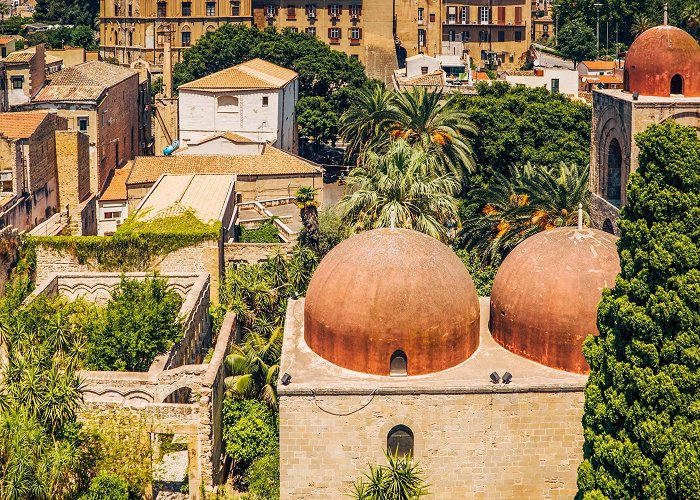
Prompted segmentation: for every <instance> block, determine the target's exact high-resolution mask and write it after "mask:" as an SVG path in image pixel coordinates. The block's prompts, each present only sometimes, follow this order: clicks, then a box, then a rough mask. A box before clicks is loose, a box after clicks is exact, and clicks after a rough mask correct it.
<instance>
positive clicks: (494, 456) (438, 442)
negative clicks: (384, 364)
mask: <svg viewBox="0 0 700 500" xmlns="http://www.w3.org/2000/svg"><path fill="white" fill-rule="evenodd" d="M582 413H583V390H577V391H576V392H556V389H552V392H510V393H505V392H501V393H497V392H484V393H472V394H444V395H440V394H409V395H406V394H404V395H399V394H396V395H391V394H380V395H374V396H372V395H371V394H365V395H342V394H336V395H323V396H321V395H316V396H313V395H294V396H285V395H281V397H280V471H281V485H282V491H281V498H284V499H286V500H293V499H302V498H303V499H327V498H342V497H344V496H346V495H347V494H348V493H350V492H351V491H352V490H351V488H352V482H353V481H355V480H357V479H358V478H361V477H362V474H363V473H364V472H367V471H368V470H369V469H368V466H367V463H366V460H367V459H368V458H371V460H372V461H373V462H374V463H385V459H384V456H383V452H384V450H386V447H387V434H388V433H389V431H390V430H391V429H392V428H393V427H394V426H396V425H399V424H402V425H406V426H408V427H409V428H410V429H411V430H412V431H413V434H414V440H415V445H414V457H415V459H416V460H417V461H418V463H419V464H420V466H421V467H422V468H423V469H424V470H425V471H426V476H427V482H428V483H429V484H430V488H429V490H430V493H431V495H430V496H429V497H428V498H435V499H446V498H455V499H456V498H470V499H499V500H500V499H524V498H549V499H565V498H566V499H570V498H573V496H574V495H575V493H576V491H577V488H576V469H577V467H578V465H579V463H580V462H581V460H582V445H583V431H582V428H581V416H582Z"/></svg>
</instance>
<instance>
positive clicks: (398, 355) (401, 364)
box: [389, 350, 408, 377]
mask: <svg viewBox="0 0 700 500" xmlns="http://www.w3.org/2000/svg"><path fill="white" fill-rule="evenodd" d="M407 374H408V358H407V357H406V353H405V352H403V351H401V350H399V351H394V354H392V355H391V360H390V362H389V375H391V376H392V377H401V376H403V375H407Z"/></svg>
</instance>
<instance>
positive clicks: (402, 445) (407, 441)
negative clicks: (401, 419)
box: [386, 425, 413, 458]
mask: <svg viewBox="0 0 700 500" xmlns="http://www.w3.org/2000/svg"><path fill="white" fill-rule="evenodd" d="M386 451H387V453H389V454H391V455H398V456H399V458H403V457H412V456H413V431H412V430H411V429H409V428H408V427H406V426H405V425H397V426H396V427H394V428H392V429H391V430H390V431H389V434H388V435H387V438H386Z"/></svg>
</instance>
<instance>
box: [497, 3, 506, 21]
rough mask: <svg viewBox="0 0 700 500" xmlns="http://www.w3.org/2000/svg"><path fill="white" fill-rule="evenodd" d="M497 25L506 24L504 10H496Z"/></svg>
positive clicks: (501, 8)
mask: <svg viewBox="0 0 700 500" xmlns="http://www.w3.org/2000/svg"><path fill="white" fill-rule="evenodd" d="M498 24H506V8H505V7H499V8H498Z"/></svg>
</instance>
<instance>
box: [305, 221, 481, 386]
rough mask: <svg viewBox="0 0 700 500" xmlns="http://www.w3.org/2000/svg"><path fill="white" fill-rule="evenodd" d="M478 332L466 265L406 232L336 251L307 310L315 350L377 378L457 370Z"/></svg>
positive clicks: (361, 237) (367, 237)
mask: <svg viewBox="0 0 700 500" xmlns="http://www.w3.org/2000/svg"><path fill="white" fill-rule="evenodd" d="M479 326H480V325H479V300H478V296H477V293H476V289H475V288H474V284H473V283H472V280H471V277H470V276H469V272H468V271H467V269H466V268H465V266H464V264H462V262H461V261H460V260H459V258H458V257H457V256H456V255H455V254H454V252H453V251H452V250H451V249H450V248H449V247H447V246H445V245H443V244H442V243H440V242H439V241H437V240H436V239H434V238H431V237H430V236H426V235H424V234H421V233H418V232H416V231H411V230H407V229H376V230H373V231H367V232H364V233H360V234H358V235H355V236H352V237H351V238H349V239H348V240H346V241H344V242H343V243H341V244H340V245H338V246H337V247H336V248H334V249H333V250H332V251H331V252H330V253H329V254H328V255H327V256H326V257H325V258H324V259H323V261H322V262H321V263H320V264H319V266H318V269H317V270H316V272H315V273H314V276H313V278H312V280H311V283H310V285H309V290H308V293H307V295H306V302H305V307H304V339H305V341H306V343H307V345H308V346H309V347H310V348H311V350H313V351H314V352H315V353H316V354H318V355H319V356H321V357H322V358H324V359H326V360H327V361H330V362H331V363H333V364H335V365H337V366H341V367H343V368H347V369H350V370H354V371H358V372H363V373H368V374H373V375H385V376H388V375H392V374H393V375H397V374H405V375H409V376H410V375H421V374H427V373H434V372H438V371H442V370H445V369H447V368H451V367H453V366H456V365H458V364H460V363H462V362H463V361H465V360H466V359H467V358H469V356H471V355H472V354H473V353H474V351H475V350H476V349H477V347H478V344H479ZM397 353H400V356H399V357H400V358H402V359H400V360H397ZM397 367H400V369H397ZM404 367H405V368H404Z"/></svg>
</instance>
